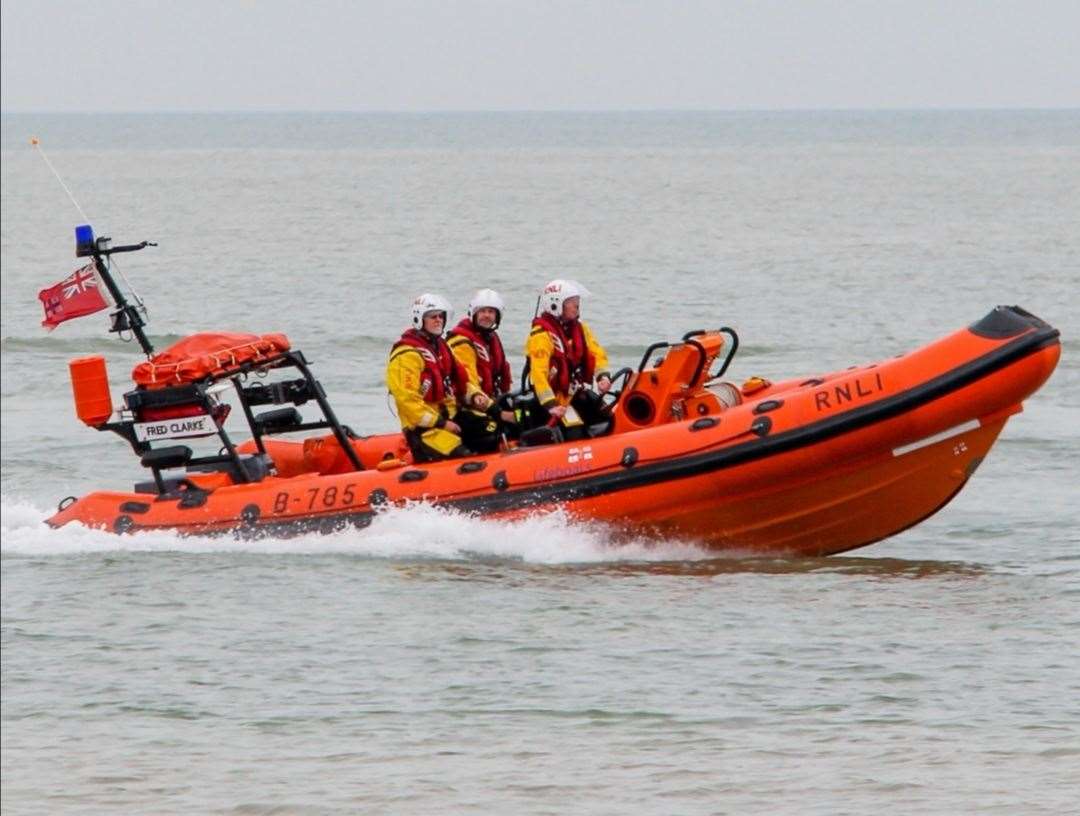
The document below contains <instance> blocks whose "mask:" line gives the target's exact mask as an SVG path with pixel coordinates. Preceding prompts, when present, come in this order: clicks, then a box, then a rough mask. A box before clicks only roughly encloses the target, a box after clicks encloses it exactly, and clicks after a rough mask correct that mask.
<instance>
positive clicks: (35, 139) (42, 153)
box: [30, 136, 90, 223]
mask: <svg viewBox="0 0 1080 816" xmlns="http://www.w3.org/2000/svg"><path fill="white" fill-rule="evenodd" d="M30 144H31V145H33V147H34V149H35V150H37V152H38V154H40V156H41V158H43V159H44V160H45V164H46V165H48V167H49V169H50V170H52V174H53V175H54V176H56V180H57V181H59V182H60V186H61V187H63V188H64V192H65V193H67V196H68V198H70V199H71V203H72V204H74V205H75V209H76V210H78V211H79V215H81V216H82V217H83V221H86V222H87V223H89V222H90V218H89V216H87V214H86V213H85V212H83V208H82V207H80V206H79V202H78V201H76V200H75V196H73V195H72V194H71V190H69V189H68V186H67V185H66V184H64V180H63V179H62V178H60V174H59V173H57V172H56V168H55V167H53V163H52V162H51V161H49V157H48V156H46V155H45V149H44V148H43V147H42V146H41V141H40V140H39V139H38V137H37V136H34V137H32V138H31V139H30Z"/></svg>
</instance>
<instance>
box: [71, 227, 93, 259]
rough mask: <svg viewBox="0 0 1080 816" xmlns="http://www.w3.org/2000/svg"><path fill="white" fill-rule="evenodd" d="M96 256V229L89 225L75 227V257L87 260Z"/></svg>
mask: <svg viewBox="0 0 1080 816" xmlns="http://www.w3.org/2000/svg"><path fill="white" fill-rule="evenodd" d="M93 254H94V228H93V227H91V226H90V225H89V224H82V225H80V226H78V227H75V257H76V258H85V257H86V256H87V255H93Z"/></svg>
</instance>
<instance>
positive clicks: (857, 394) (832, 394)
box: [814, 371, 885, 411]
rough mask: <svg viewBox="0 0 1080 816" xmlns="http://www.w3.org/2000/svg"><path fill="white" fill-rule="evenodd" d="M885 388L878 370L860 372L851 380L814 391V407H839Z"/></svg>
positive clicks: (819, 408) (826, 409) (829, 408)
mask: <svg viewBox="0 0 1080 816" xmlns="http://www.w3.org/2000/svg"><path fill="white" fill-rule="evenodd" d="M884 390H885V384H884V382H883V381H882V379H881V374H880V373H879V372H876V371H875V372H874V373H873V374H860V375H859V376H857V377H856V378H855V379H853V380H846V381H845V382H842V383H838V384H836V385H832V386H829V387H828V388H822V389H820V390H818V391H815V392H814V407H815V408H817V409H818V410H819V411H828V410H831V409H833V408H840V407H841V406H843V405H846V404H847V403H849V402H857V401H859V400H863V399H866V398H867V397H870V396H873V395H874V394H880V393H881V392H882V391H884Z"/></svg>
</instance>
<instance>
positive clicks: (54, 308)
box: [38, 263, 109, 331]
mask: <svg viewBox="0 0 1080 816" xmlns="http://www.w3.org/2000/svg"><path fill="white" fill-rule="evenodd" d="M38 300H40V301H41V305H42V306H44V307H45V319H44V320H42V321H41V325H42V326H44V327H45V328H46V330H48V331H52V330H53V329H55V328H56V327H57V326H59V325H60V324H61V323H63V322H64V321H65V320H72V319H73V318H76V317H83V316H85V315H88V314H93V313H94V312H100V311H101V310H102V309H104V308H105V307H106V306H108V305H109V304H108V303H107V302H106V300H105V297H104V295H102V294H101V290H100V289H99V288H98V280H97V274H96V273H95V272H94V264H93V263H89V264H87V265H86V266H84V267H83V268H82V269H76V270H75V271H74V272H72V273H71V275H70V276H69V277H67V278H64V280H62V281H60V283H58V284H56V286H50V287H49V288H48V289H42V290H41V291H40V292H38Z"/></svg>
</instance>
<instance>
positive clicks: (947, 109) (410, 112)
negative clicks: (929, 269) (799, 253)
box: [0, 105, 1080, 116]
mask: <svg viewBox="0 0 1080 816" xmlns="http://www.w3.org/2000/svg"><path fill="white" fill-rule="evenodd" d="M1028 111H1030V112H1066V111H1080V105H1060V106H1059V105H1042V106H1019V107H1014V106H1006V107H988V106H981V105H973V106H966V107H965V106H961V107H956V106H926V107H910V106H897V107H891V106H885V107H876V108H867V107H805V108H800V107H785V108H644V107H642V108H445V109H431V110H424V109H404V108H403V109H391V108H386V109H374V108H373V109H361V110H352V109H337V108H291V109H281V110H275V109H266V108H253V109H247V110H245V109H226V108H221V109H216V108H211V109H200V108H161V109H151V110H86V109H72V110H46V109H29V108H28V109H15V110H4V109H2V108H0V116H142V115H147V116H161V115H169V116H181V115H187V116H236V115H258V116H273V115H298V114H303V115H343V116H344V115H348V116H357V115H361V116H365V115H366V116H390V115H393V116H460V115H476V114H576V115H590V114H625V113H639V114H640V113H978V112H984V113H991V112H1028Z"/></svg>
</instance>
